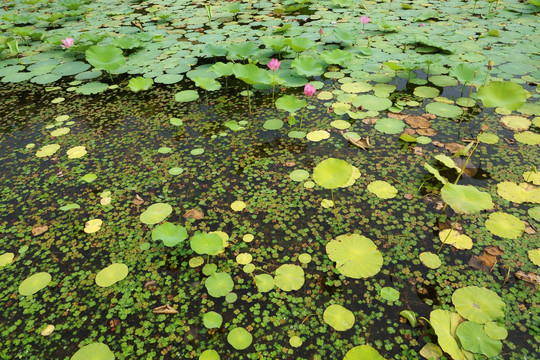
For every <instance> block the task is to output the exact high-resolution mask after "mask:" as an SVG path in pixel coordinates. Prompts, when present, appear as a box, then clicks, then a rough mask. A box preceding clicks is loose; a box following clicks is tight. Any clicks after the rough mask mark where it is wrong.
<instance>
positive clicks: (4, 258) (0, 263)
mask: <svg viewBox="0 0 540 360" xmlns="http://www.w3.org/2000/svg"><path fill="white" fill-rule="evenodd" d="M14 257H15V254H14V253H9V252H8V253H3V254H2V255H0V268H1V267H4V266H6V265H8V264H11V262H12V261H13V258H14Z"/></svg>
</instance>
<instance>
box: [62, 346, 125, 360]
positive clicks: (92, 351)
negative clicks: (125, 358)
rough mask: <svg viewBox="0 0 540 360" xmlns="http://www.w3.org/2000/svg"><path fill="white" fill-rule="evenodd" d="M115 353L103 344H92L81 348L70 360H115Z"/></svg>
mask: <svg viewBox="0 0 540 360" xmlns="http://www.w3.org/2000/svg"><path fill="white" fill-rule="evenodd" d="M114 359H115V357H114V353H113V352H112V351H111V349H109V347H108V346H107V345H105V344H102V343H92V344H88V345H86V346H83V347H82V348H80V349H79V350H78V351H77V352H76V353H75V354H73V356H72V357H71V358H70V360H114Z"/></svg>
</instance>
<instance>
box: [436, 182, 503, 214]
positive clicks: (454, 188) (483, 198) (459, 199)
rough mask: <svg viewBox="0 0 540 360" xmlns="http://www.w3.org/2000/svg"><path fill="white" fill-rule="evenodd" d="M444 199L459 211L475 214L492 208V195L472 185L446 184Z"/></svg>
mask: <svg viewBox="0 0 540 360" xmlns="http://www.w3.org/2000/svg"><path fill="white" fill-rule="evenodd" d="M441 195H442V198H443V200H444V201H445V202H446V203H447V204H448V205H450V207H452V209H453V210H454V211H456V212H458V213H465V214H474V213H476V212H479V211H482V210H487V209H491V208H492V207H493V201H492V200H491V195H489V194H488V193H486V192H482V191H479V190H478V189H476V188H475V187H474V186H472V185H467V186H465V185H454V184H451V183H448V184H445V185H444V186H443V188H442V190H441Z"/></svg>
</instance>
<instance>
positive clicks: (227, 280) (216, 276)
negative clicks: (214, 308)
mask: <svg viewBox="0 0 540 360" xmlns="http://www.w3.org/2000/svg"><path fill="white" fill-rule="evenodd" d="M204 286H205V287H206V290H207V291H208V294H210V296H213V297H222V296H226V295H227V294H228V293H230V292H231V291H232V290H233V288H234V282H233V280H232V278H231V275H229V274H227V273H224V272H215V273H213V274H212V275H210V276H209V277H208V279H206V280H205V282H204Z"/></svg>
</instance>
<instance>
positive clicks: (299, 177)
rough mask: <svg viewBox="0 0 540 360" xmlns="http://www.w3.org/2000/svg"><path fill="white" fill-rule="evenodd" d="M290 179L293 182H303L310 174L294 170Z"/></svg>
mask: <svg viewBox="0 0 540 360" xmlns="http://www.w3.org/2000/svg"><path fill="white" fill-rule="evenodd" d="M289 177H290V178H291V180H293V181H298V182H301V181H304V180H306V179H307V178H309V173H308V172H307V171H306V170H302V169H297V170H293V171H292V172H291V173H290V174H289Z"/></svg>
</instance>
